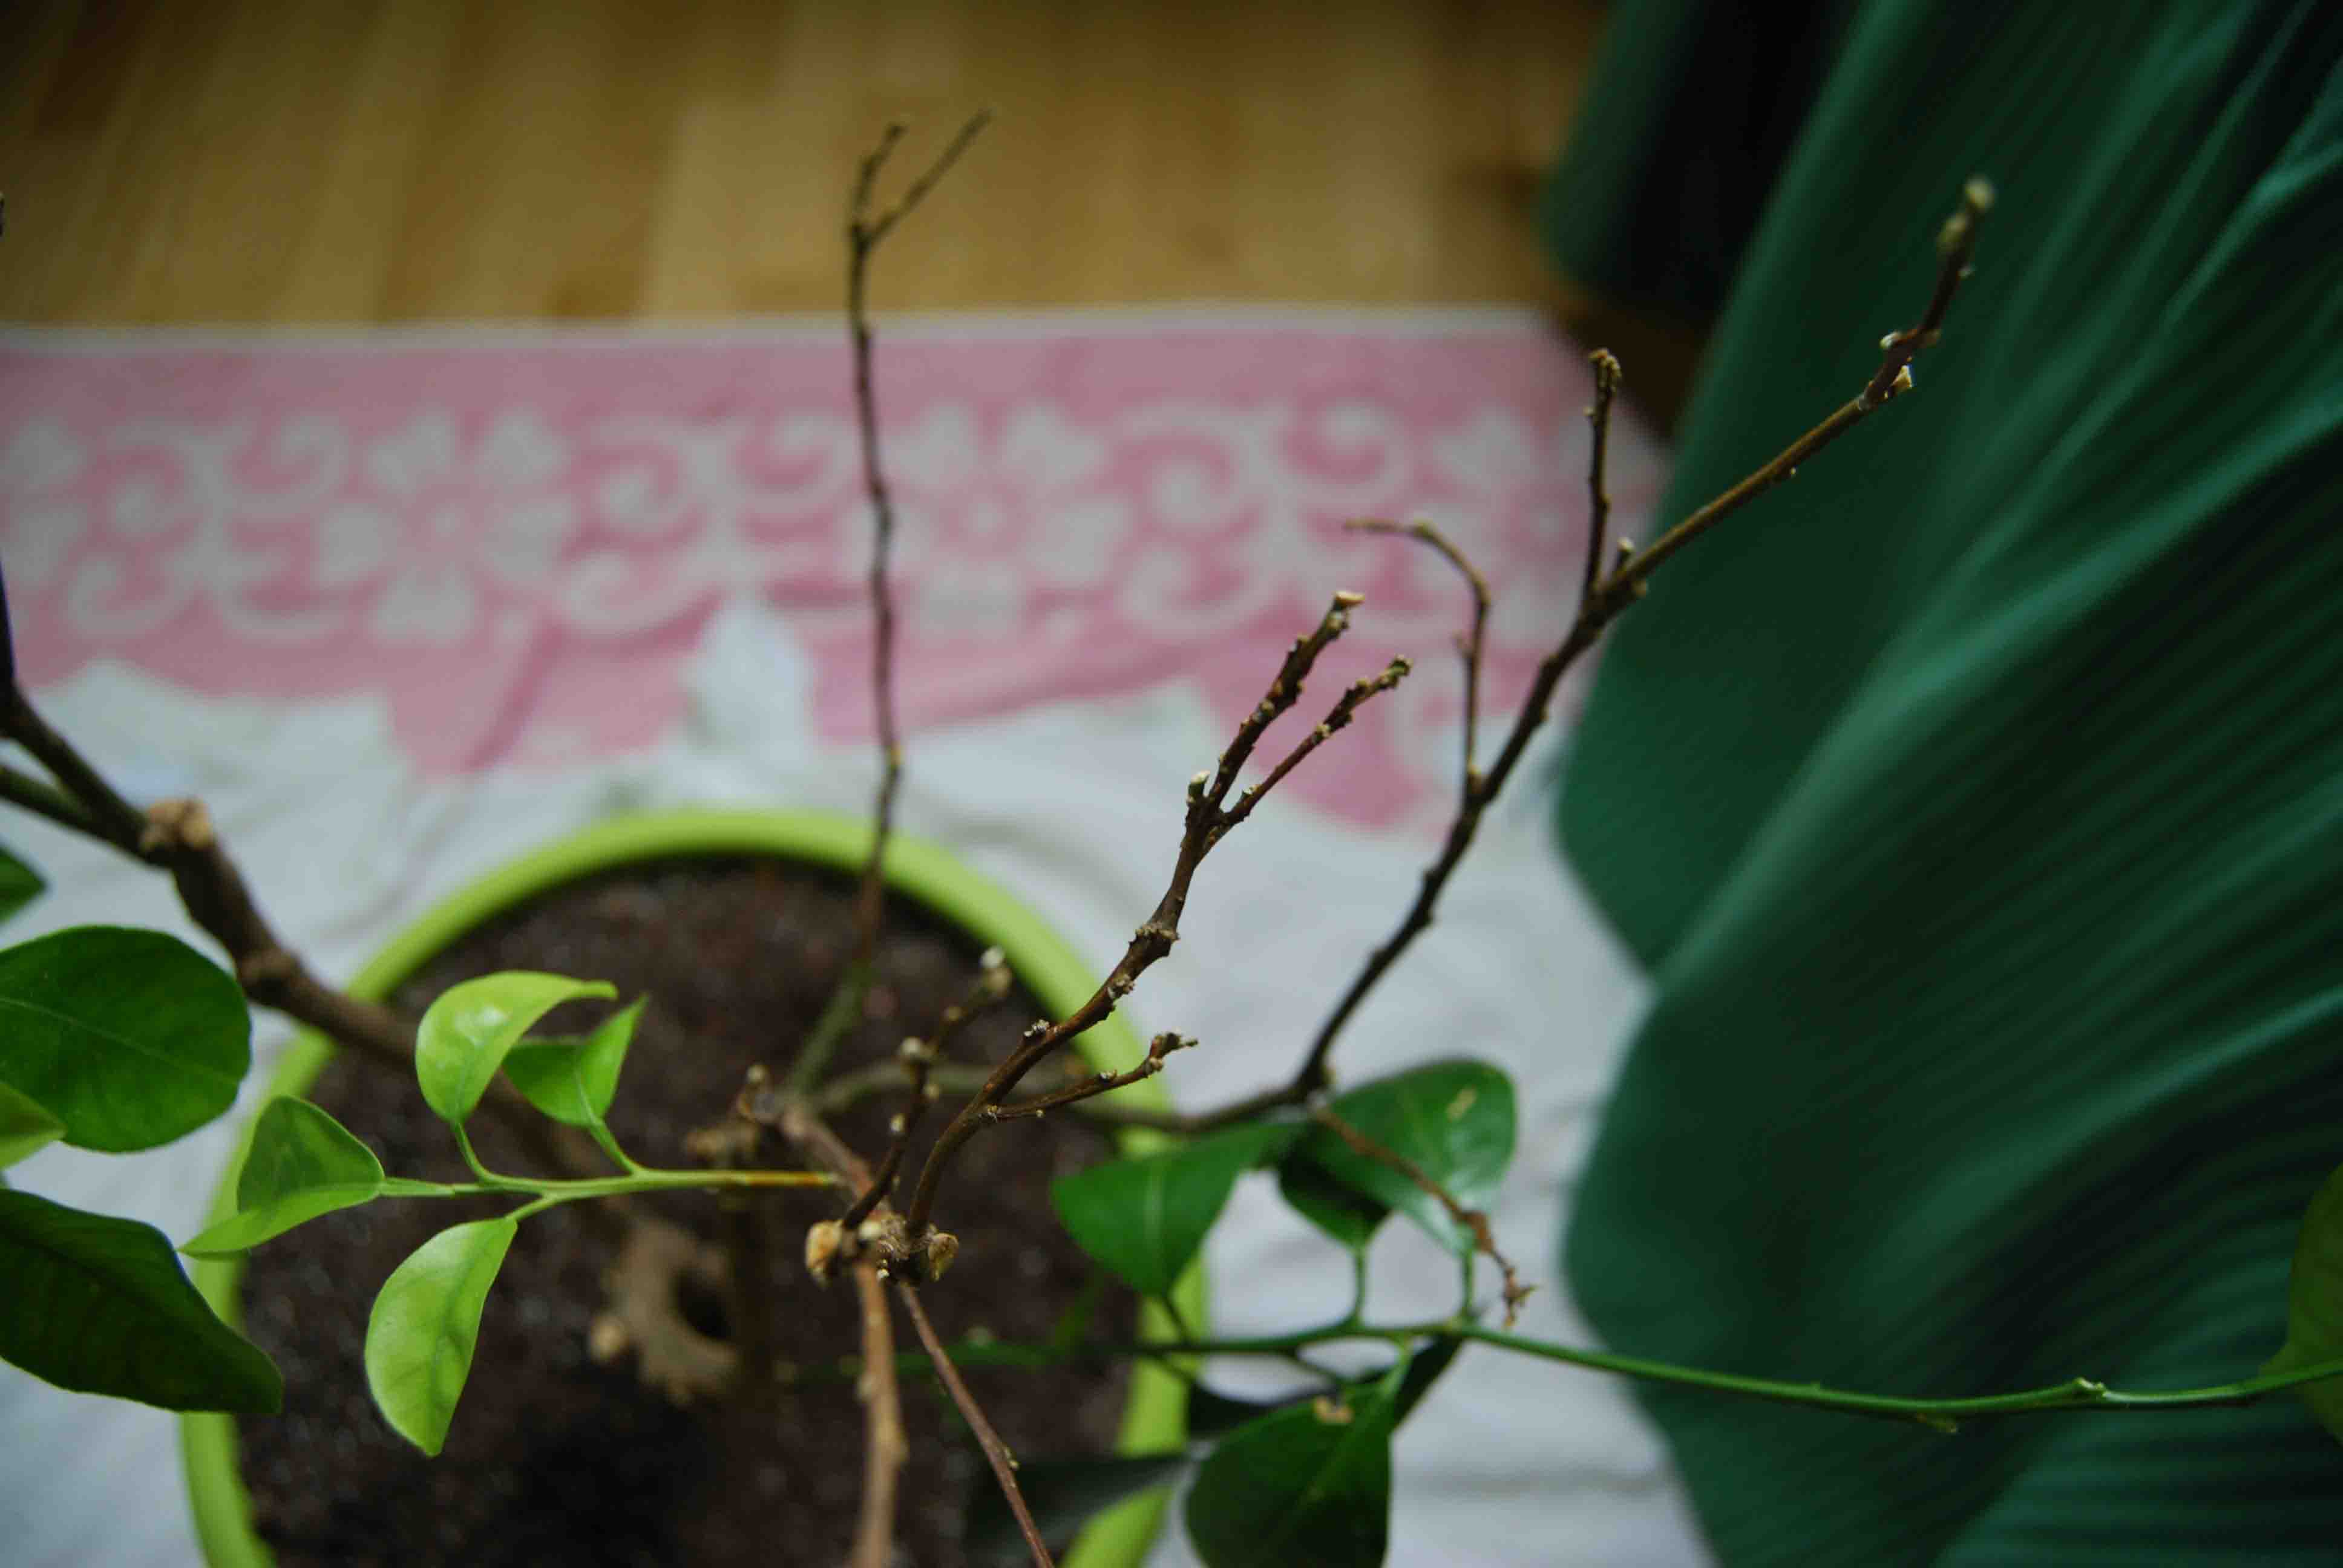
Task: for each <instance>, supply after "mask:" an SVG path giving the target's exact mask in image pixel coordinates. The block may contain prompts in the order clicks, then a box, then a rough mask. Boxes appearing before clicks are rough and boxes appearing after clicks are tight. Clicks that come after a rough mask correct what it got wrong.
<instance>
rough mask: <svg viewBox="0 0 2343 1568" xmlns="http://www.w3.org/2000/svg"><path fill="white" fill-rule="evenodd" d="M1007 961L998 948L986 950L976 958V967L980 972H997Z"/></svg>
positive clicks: (1005, 955) (1006, 957)
mask: <svg viewBox="0 0 2343 1568" xmlns="http://www.w3.org/2000/svg"><path fill="white" fill-rule="evenodd" d="M1008 961H1009V958H1008V955H1007V954H1005V953H1003V952H1002V951H1001V950H1000V949H999V948H987V949H985V950H984V951H983V953H982V954H981V955H980V956H979V957H978V959H977V960H976V967H977V968H979V969H980V970H997V969H999V968H1001V965H1003V964H1005V963H1007V962H1008Z"/></svg>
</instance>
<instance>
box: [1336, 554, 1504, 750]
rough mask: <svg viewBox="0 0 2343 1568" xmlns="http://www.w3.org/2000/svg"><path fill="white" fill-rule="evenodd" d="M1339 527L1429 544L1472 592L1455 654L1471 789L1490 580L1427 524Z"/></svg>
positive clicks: (1487, 621) (1477, 747)
mask: <svg viewBox="0 0 2343 1568" xmlns="http://www.w3.org/2000/svg"><path fill="white" fill-rule="evenodd" d="M1342 526H1343V527H1344V528H1349V529H1350V530H1351V531H1352V532H1353V533H1360V534H1393V535H1397V536H1399V537H1402V538H1411V539H1415V540H1417V541H1419V542H1421V543H1423V544H1425V545H1428V546H1430V547H1431V548H1433V550H1434V551H1436V552H1437V553H1438V554H1439V555H1440V556H1442V557H1443V558H1445V559H1446V560H1447V562H1448V564H1449V565H1450V566H1452V567H1454V568H1456V570H1457V573H1458V575H1459V576H1461V577H1463V579H1464V586H1465V588H1467V589H1468V590H1470V591H1471V593H1472V595H1473V621H1472V624H1471V626H1470V627H1468V628H1466V629H1465V630H1464V631H1463V633H1461V634H1460V635H1459V636H1458V637H1457V638H1456V654H1457V657H1458V658H1461V659H1463V663H1464V771H1463V783H1462V785H1461V786H1460V788H1462V789H1472V788H1473V780H1474V779H1478V778H1479V777H1480V772H1479V770H1478V769H1475V768H1474V766H1473V757H1474V755H1475V754H1476V753H1477V752H1478V751H1479V749H1480V747H1479V744H1478V741H1477V739H1476V736H1477V732H1478V729H1479V726H1480V721H1481V644H1482V640H1483V636H1484V634H1485V633H1486V632H1487V630H1488V626H1489V579H1488V578H1484V577H1483V576H1482V575H1481V571H1480V568H1477V567H1475V566H1474V565H1473V562H1472V560H1471V559H1470V558H1468V557H1467V556H1466V555H1465V554H1464V552H1463V550H1460V549H1458V548H1456V546H1455V545H1454V544H1453V543H1452V542H1451V541H1450V539H1449V538H1448V536H1447V535H1445V534H1443V533H1442V532H1441V531H1440V530H1439V529H1438V528H1434V527H1433V526H1432V525H1431V524H1430V523H1426V522H1414V523H1405V524H1402V523H1394V522H1390V521H1387V520H1386V519H1384V518H1353V520H1351V521H1350V522H1348V523H1345V524H1343V525H1342Z"/></svg>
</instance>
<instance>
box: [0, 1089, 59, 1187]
mask: <svg viewBox="0 0 2343 1568" xmlns="http://www.w3.org/2000/svg"><path fill="white" fill-rule="evenodd" d="M64 1136H65V1123H64V1122H62V1121H58V1120H57V1119H56V1118H55V1117H54V1116H52V1115H50V1114H49V1112H48V1109H47V1108H46V1107H45V1106H44V1105H42V1104H41V1102H40V1101H37V1100H35V1099H33V1098H32V1097H31V1096H30V1095H25V1094H19V1093H17V1092H16V1091H15V1090H13V1089H11V1088H9V1087H8V1086H7V1085H6V1084H5V1083H0V1171H5V1170H6V1169H7V1168H8V1167H9V1166H11V1165H14V1164H15V1163H16V1161H19V1160H22V1159H23V1158H24V1157H25V1155H27V1154H30V1153H31V1152H32V1151H34V1150H35V1149H40V1148H43V1147H45V1146H46V1145H48V1144H51V1143H54V1142H55V1141H57V1140H58V1139H60V1138H62V1137H64Z"/></svg>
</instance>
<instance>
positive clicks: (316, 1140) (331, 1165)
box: [179, 1094, 382, 1258]
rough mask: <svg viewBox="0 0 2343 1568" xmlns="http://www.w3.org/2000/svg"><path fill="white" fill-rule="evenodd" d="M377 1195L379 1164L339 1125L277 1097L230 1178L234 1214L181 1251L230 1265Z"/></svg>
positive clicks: (314, 1110)
mask: <svg viewBox="0 0 2343 1568" xmlns="http://www.w3.org/2000/svg"><path fill="white" fill-rule="evenodd" d="M381 1194H382V1161H379V1160H377V1159H376V1158H375V1157H374V1151H373V1150H371V1149H369V1148H367V1146H366V1145H365V1144H363V1143H361V1142H359V1141H357V1139H356V1138H354V1137H352V1136H351V1135H350V1133H349V1131H347V1129H345V1128H344V1127H343V1126H342V1124H341V1123H340V1122H338V1121H335V1120H334V1119H333V1118H332V1117H330V1116H328V1115H327V1114H326V1113H325V1112H324V1111H320V1110H318V1109H317V1107H316V1106H314V1105H312V1104H310V1103H309V1102H308V1101H306V1100H296V1099H294V1098H293V1097H292V1096H290V1095H282V1094H281V1095H278V1096H277V1098H276V1099H274V1100H272V1101H269V1102H268V1105H267V1108H266V1110H264V1111H261V1113H260V1120H259V1121H257V1122H256V1124H255V1125H254V1127H253V1130H252V1151H251V1152H250V1153H248V1154H246V1156H245V1157H244V1171H243V1174H241V1175H240V1176H238V1177H237V1178H236V1212H235V1213H233V1214H231V1215H229V1216H228V1217H227V1218H226V1219H225V1220H223V1221H220V1222H219V1223H218V1224H216V1225H214V1226H213V1227H212V1228H211V1229H210V1230H208V1231H205V1232H204V1233H203V1234H202V1235H200V1236H197V1237H196V1239H195V1240H194V1241H189V1242H188V1243H187V1244H186V1245H185V1246H183V1247H181V1248H180V1249H179V1251H182V1252H185V1253H186V1254H188V1255H189V1256H190V1257H196V1258H224V1257H232V1256H234V1255H235V1254H236V1253H238V1252H241V1251H244V1250H245V1249H246V1248H247V1247H256V1246H258V1245H259V1244H260V1243H261V1242H263V1241H267V1240H268V1239H269V1238H270V1237H271V1236H281V1235H283V1234H284V1233H285V1232H286V1231H289V1230H291V1229H293V1227H294V1226H296V1225H301V1224H306V1223H307V1222H308V1221H311V1220H314V1219H316V1218H317V1216H318V1215H320V1214H330V1213H332V1212H333V1211H335V1210H337V1209H349V1208H355V1207H356V1206H357V1205H358V1204H360V1203H367V1202H371V1201H373V1200H374V1199H376V1198H377V1197H379V1196H381Z"/></svg>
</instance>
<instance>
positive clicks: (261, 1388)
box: [0, 1191, 285, 1414]
mask: <svg viewBox="0 0 2343 1568" xmlns="http://www.w3.org/2000/svg"><path fill="white" fill-rule="evenodd" d="M0 1281H5V1282H6V1283H5V1288H0V1358H5V1359H6V1360H8V1361H10V1362H15V1364H16V1365H17V1366H20V1367H22V1368H24V1369H25V1371H26V1372H31V1373H32V1374H33V1375H34V1376H35V1377H38V1378H45V1379H46V1380H47V1381H48V1382H53V1383H55V1384H56V1385H57V1386H58V1387H59V1388H68V1389H73V1390H75V1392H81V1393H103V1394H112V1395H114V1396H115V1397H116V1398H118V1399H135V1400H138V1401H140V1402H144V1403H146V1404H156V1405H161V1406H162V1407H163V1408H164V1409H166V1410H225V1411H235V1412H239V1413H249V1414H273V1413H274V1412H277V1411H278V1410H281V1409H282V1408H284V1404H285V1382H284V1380H283V1379H282V1378H280V1377H279V1376H278V1375H277V1368H276V1366H275V1364H274V1363H272V1362H270V1361H269V1359H268V1358H267V1357H266V1355H263V1354H262V1353H261V1352H260V1351H259V1349H258V1348H257V1347H256V1346H255V1345H254V1344H253V1343H252V1342H250V1341H248V1340H246V1338H245V1337H244V1336H243V1335H242V1334H239V1333H237V1332H236V1331H235V1330H234V1329H232V1328H229V1327H228V1326H227V1325H226V1323H224V1322H220V1321H219V1319H218V1318H217V1317H216V1316H214V1315H213V1312H212V1310H211V1308H210V1307H209V1306H208V1305H207V1304H206V1302H205V1301H204V1299H203V1297H201V1296H199V1295H197V1294H196V1288H195V1286H193V1285H191V1284H189V1283H188V1282H187V1276H186V1273H185V1272H184V1271H181V1269H180V1267H179V1260H178V1259H177V1258H176V1257H174V1256H172V1253H171V1243H170V1242H169V1241H166V1240H165V1239H164V1236H163V1232H161V1231H157V1230H156V1229H155V1228H154V1227H153V1226H152V1225H141V1224H139V1223H138V1222H137V1221H133V1220H117V1219H114V1218H111V1217H109V1216H107V1215H104V1214H85V1213H84V1212H82V1211H80V1210H78V1209H68V1208H66V1207H65V1205H64V1204H62V1203H52V1202H50V1201H48V1200H47V1199H45V1198H38V1197H35V1196H34V1195H33V1194H32V1193H30V1192H18V1191H0Z"/></svg>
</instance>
